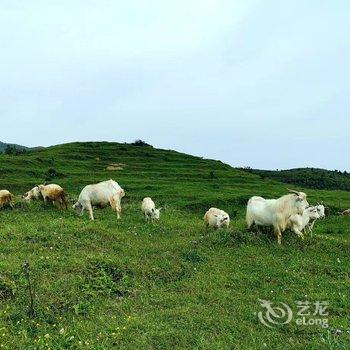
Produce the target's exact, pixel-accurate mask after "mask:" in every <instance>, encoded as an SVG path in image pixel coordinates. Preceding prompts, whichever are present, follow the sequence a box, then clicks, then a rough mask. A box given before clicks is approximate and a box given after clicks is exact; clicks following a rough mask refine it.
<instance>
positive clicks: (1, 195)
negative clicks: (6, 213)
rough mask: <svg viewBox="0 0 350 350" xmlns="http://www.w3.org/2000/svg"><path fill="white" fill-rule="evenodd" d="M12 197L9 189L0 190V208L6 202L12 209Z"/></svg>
mask: <svg viewBox="0 0 350 350" xmlns="http://www.w3.org/2000/svg"><path fill="white" fill-rule="evenodd" d="M12 199H13V195H12V193H11V192H10V191H8V190H0V209H2V208H3V207H4V205H5V204H8V205H9V206H10V207H11V208H12V209H14V206H13V203H12Z"/></svg>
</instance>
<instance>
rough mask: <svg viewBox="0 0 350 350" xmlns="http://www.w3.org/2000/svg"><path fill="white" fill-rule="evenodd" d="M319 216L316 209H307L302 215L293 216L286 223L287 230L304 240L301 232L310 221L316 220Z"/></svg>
mask: <svg viewBox="0 0 350 350" xmlns="http://www.w3.org/2000/svg"><path fill="white" fill-rule="evenodd" d="M319 217H320V216H319V214H318V211H317V207H308V208H306V209H305V210H304V212H303V214H302V215H300V214H294V215H292V216H290V217H289V219H288V221H287V228H289V229H291V230H292V231H293V232H295V233H296V234H297V235H298V236H299V237H300V238H301V239H304V235H303V230H304V229H305V227H306V226H307V225H308V223H309V222H310V220H316V219H318V218H319Z"/></svg>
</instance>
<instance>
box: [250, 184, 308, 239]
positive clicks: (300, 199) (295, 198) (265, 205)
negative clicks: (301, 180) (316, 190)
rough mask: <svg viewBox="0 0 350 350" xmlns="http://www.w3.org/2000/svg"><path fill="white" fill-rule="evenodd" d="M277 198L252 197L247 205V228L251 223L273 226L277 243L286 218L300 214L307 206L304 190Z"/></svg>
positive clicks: (283, 229) (284, 226) (280, 237)
mask: <svg viewBox="0 0 350 350" xmlns="http://www.w3.org/2000/svg"><path fill="white" fill-rule="evenodd" d="M289 191H290V192H292V193H291V194H287V195H284V196H282V197H280V198H278V199H264V198H262V197H252V198H250V199H249V201H248V205H247V215H246V220H247V225H248V229H249V228H250V227H251V226H252V225H253V224H255V225H257V226H273V228H274V232H275V235H276V237H277V242H278V244H281V243H282V232H284V231H285V229H286V227H287V221H288V218H289V217H290V216H292V215H294V214H300V215H302V214H303V212H304V209H305V208H306V207H307V206H308V202H307V200H306V194H305V193H304V192H297V191H292V190H289Z"/></svg>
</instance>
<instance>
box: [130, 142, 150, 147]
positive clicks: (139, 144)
mask: <svg viewBox="0 0 350 350" xmlns="http://www.w3.org/2000/svg"><path fill="white" fill-rule="evenodd" d="M132 145H133V146H141V147H153V146H152V145H150V144H148V143H147V142H145V141H143V140H135V141H134V142H133V143H132Z"/></svg>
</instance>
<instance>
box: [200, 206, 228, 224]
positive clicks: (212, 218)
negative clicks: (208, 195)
mask: <svg viewBox="0 0 350 350" xmlns="http://www.w3.org/2000/svg"><path fill="white" fill-rule="evenodd" d="M203 219H204V224H205V228H206V229H208V227H213V228H215V229H218V228H222V227H226V228H227V227H229V225H230V216H229V215H228V214H227V213H226V212H225V211H223V210H221V209H218V208H210V209H209V210H208V211H207V212H206V213H205V214H204V217H203Z"/></svg>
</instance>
